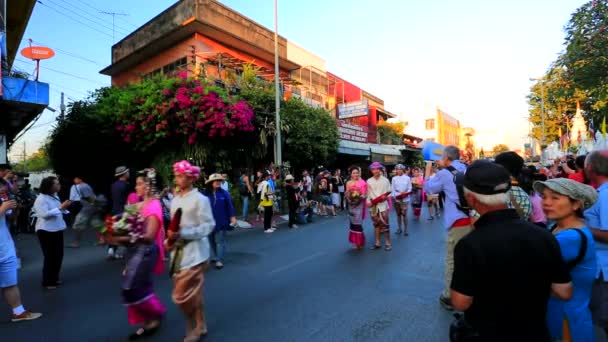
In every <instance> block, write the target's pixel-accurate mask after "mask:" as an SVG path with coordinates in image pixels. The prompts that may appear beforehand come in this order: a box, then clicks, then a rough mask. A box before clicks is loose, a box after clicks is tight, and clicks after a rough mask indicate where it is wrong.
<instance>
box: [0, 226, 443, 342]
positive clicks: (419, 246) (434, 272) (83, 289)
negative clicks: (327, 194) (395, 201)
mask: <svg viewBox="0 0 608 342" xmlns="http://www.w3.org/2000/svg"><path fill="white" fill-rule="evenodd" d="M394 220H395V217H394V215H393V216H392V217H391V223H392V225H393V227H395V221H394ZM365 230H366V233H367V239H368V246H369V245H370V238H371V223H370V222H369V219H367V221H366V225H365ZM70 237H71V234H70V233H67V234H66V242H69V238H70ZM347 237H348V229H347V217H346V216H345V215H344V214H342V215H339V216H338V217H336V218H317V219H316V221H315V222H314V223H312V224H309V225H306V226H301V227H300V228H299V229H297V230H293V231H291V230H288V229H287V228H286V227H285V226H281V229H279V230H278V231H277V232H275V233H274V234H263V233H262V231H261V230H260V229H251V230H239V231H237V232H233V233H232V234H231V235H230V236H229V238H228V243H229V244H228V254H227V260H226V267H225V268H224V269H223V270H221V271H217V270H215V269H212V270H210V271H209V272H208V273H207V274H206V279H205V282H206V283H205V301H206V313H207V317H208V327H209V335H208V336H207V338H206V339H205V340H206V341H267V340H269V339H270V340H272V341H447V340H448V337H447V332H448V327H449V323H450V321H451V314H450V313H448V312H446V311H444V310H443V309H441V307H440V306H439V304H438V296H439V293H440V291H441V288H442V276H443V262H442V257H443V254H444V246H445V235H444V231H443V228H442V226H441V224H440V222H439V221H433V222H428V221H426V220H423V221H421V222H419V223H416V222H413V221H411V222H410V236H409V237H403V236H399V237H395V236H393V250H392V251H390V252H386V251H384V250H377V251H371V250H369V249H366V250H363V251H353V250H350V246H349V244H348V242H347ZM93 241H94V237H93V236H92V234H91V236H90V239H89V242H90V243H88V244H87V247H83V248H81V249H78V250H73V249H66V250H65V257H64V264H63V265H64V266H63V281H64V286H63V287H61V288H59V289H58V290H55V291H53V292H48V291H44V290H42V289H41V287H40V286H39V283H40V272H41V260H40V259H41V253H40V249H39V246H38V242H37V240H36V239H35V236H30V235H25V236H23V235H22V236H20V237H19V239H18V241H17V246H18V249H19V251H20V254H21V256H22V257H23V258H24V262H23V264H24V265H23V268H22V270H21V272H20V277H21V278H20V287H21V291H22V296H23V298H24V304H25V305H26V306H27V307H28V308H31V309H32V310H36V311H40V312H43V313H44V317H43V318H41V319H40V320H37V321H32V322H25V323H18V324H12V323H8V313H9V310H8V309H7V308H5V309H6V310H5V312H6V316H4V317H3V318H2V319H1V321H2V322H1V323H0V331H1V335H2V337H3V340H7V341H9V340H15V341H16V340H19V341H121V340H126V337H127V336H128V335H129V334H130V333H132V332H133V331H134V329H135V328H134V327H131V326H129V324H128V323H127V317H126V310H125V309H124V307H123V306H122V305H121V297H120V272H121V262H120V261H112V262H110V261H106V260H105V249H104V248H101V247H94V246H92V242H93ZM171 290H172V285H171V281H170V279H169V277H168V276H167V275H166V274H163V275H161V276H159V277H158V278H157V282H156V291H157V293H158V295H159V296H160V298H161V300H162V301H163V302H164V304H165V305H166V306H167V308H168V313H167V316H166V319H165V320H164V322H163V327H162V329H161V330H160V331H159V333H158V334H157V335H156V336H155V337H154V338H151V339H150V340H151V341H180V340H181V338H182V336H183V334H184V321H183V318H182V316H181V314H180V312H179V311H178V309H177V307H176V306H175V305H174V304H173V303H172V302H171Z"/></svg>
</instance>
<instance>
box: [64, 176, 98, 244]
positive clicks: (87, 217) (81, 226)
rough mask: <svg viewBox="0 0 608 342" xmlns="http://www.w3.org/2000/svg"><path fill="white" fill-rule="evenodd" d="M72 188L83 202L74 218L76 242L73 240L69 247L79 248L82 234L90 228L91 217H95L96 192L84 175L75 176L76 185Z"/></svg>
mask: <svg viewBox="0 0 608 342" xmlns="http://www.w3.org/2000/svg"><path fill="white" fill-rule="evenodd" d="M72 188H73V189H74V192H75V193H76V194H77V195H78V196H77V198H78V199H79V201H80V203H81V204H82V209H81V210H80V212H79V213H78V215H76V218H75V219H74V225H73V227H72V229H73V230H74V242H72V243H71V244H70V245H69V246H68V247H70V248H79V247H80V240H81V239H82V234H83V232H84V231H85V230H86V229H87V228H89V226H90V224H91V219H92V218H93V215H94V214H95V211H96V210H97V209H96V208H95V206H94V205H93V204H94V202H95V193H94V192H93V188H91V186H89V184H87V183H85V182H84V180H83V179H82V177H80V176H76V177H74V185H73V186H72ZM71 193H72V190H70V194H71ZM70 197H71V195H70Z"/></svg>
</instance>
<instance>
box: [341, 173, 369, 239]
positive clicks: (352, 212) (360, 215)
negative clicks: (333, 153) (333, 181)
mask: <svg viewBox="0 0 608 342" xmlns="http://www.w3.org/2000/svg"><path fill="white" fill-rule="evenodd" d="M349 171H350V176H351V179H350V181H348V183H346V195H345V197H346V200H347V201H348V214H349V220H350V233H349V234H348V241H349V242H350V243H352V244H353V245H354V248H356V249H362V248H363V246H365V234H364V233H363V219H364V218H365V199H366V196H367V183H366V182H365V181H364V180H363V179H361V171H360V170H359V168H358V167H351V168H350V169H349Z"/></svg>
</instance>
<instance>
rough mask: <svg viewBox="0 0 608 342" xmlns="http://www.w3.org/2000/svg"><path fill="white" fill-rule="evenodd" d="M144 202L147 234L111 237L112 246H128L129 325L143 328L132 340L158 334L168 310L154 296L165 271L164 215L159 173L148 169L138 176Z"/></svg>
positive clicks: (125, 292) (125, 297)
mask: <svg viewBox="0 0 608 342" xmlns="http://www.w3.org/2000/svg"><path fill="white" fill-rule="evenodd" d="M135 191H136V192H137V194H138V195H139V196H140V197H141V198H143V199H144V200H143V202H141V203H139V204H137V207H138V209H139V212H140V214H141V217H142V218H143V220H144V223H143V224H144V233H143V236H140V237H138V238H136V239H135V241H134V238H133V237H132V236H114V237H111V238H110V240H112V241H111V242H112V243H119V244H122V245H125V246H126V253H125V259H126V267H125V270H124V272H123V280H122V297H123V302H124V305H125V306H126V307H127V315H128V318H129V323H130V324H133V325H142V327H141V328H139V329H138V330H137V331H136V332H135V333H133V334H132V335H131V336H130V337H129V339H130V340H136V339H139V338H141V337H144V336H148V335H151V334H153V333H155V332H156V331H157V330H158V328H159V327H160V323H161V319H162V318H163V316H164V314H165V312H166V309H165V307H164V305H163V304H162V303H161V302H160V300H159V299H158V297H157V296H156V294H155V293H154V274H161V273H162V272H163V270H164V264H163V261H164V247H163V236H164V230H163V212H162V207H161V204H160V202H159V200H158V199H157V198H156V173H155V171H154V170H153V169H146V170H144V171H142V172H140V173H139V174H138V176H137V183H136V186H135Z"/></svg>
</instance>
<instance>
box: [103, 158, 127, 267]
mask: <svg viewBox="0 0 608 342" xmlns="http://www.w3.org/2000/svg"><path fill="white" fill-rule="evenodd" d="M130 177H131V175H130V173H129V169H128V168H127V167H125V166H119V167H117V168H116V170H114V178H116V181H115V182H114V183H112V187H111V189H110V192H111V196H112V198H111V200H112V211H111V214H112V216H116V215H120V214H122V213H123V212H124V211H125V206H126V205H127V198H128V197H129V190H130V189H129V178H130ZM117 249H118V246H116V245H109V246H108V258H114V257H116V250H117Z"/></svg>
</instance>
